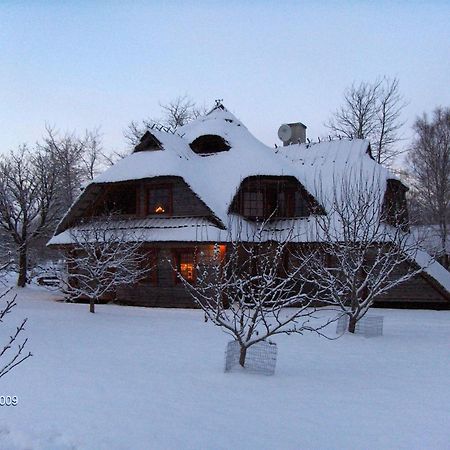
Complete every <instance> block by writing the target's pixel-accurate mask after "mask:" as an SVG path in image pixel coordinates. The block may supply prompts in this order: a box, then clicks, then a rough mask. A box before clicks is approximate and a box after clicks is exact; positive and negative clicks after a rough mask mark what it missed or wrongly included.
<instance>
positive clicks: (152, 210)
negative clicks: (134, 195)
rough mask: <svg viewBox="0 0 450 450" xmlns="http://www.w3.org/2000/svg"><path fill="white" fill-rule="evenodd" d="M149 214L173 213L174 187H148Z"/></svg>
mask: <svg viewBox="0 0 450 450" xmlns="http://www.w3.org/2000/svg"><path fill="white" fill-rule="evenodd" d="M147 197H148V201H147V214H149V215H170V214H172V187H171V186H155V187H151V188H149V189H148V196H147Z"/></svg>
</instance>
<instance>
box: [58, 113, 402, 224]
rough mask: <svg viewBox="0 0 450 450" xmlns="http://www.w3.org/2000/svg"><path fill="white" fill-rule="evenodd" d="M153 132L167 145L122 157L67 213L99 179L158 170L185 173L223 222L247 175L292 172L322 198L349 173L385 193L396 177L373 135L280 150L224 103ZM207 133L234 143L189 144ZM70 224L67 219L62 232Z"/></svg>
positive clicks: (132, 176) (140, 176)
mask: <svg viewBox="0 0 450 450" xmlns="http://www.w3.org/2000/svg"><path fill="white" fill-rule="evenodd" d="M151 133H152V134H153V135H154V136H155V138H156V139H157V140H158V141H159V142H161V144H162V150H156V151H145V150H144V151H139V152H135V153H132V154H131V155H129V156H127V157H125V158H123V159H122V160H120V161H118V162H117V163H116V164H115V165H114V166H112V167H111V168H109V169H108V170H106V171H105V172H104V173H102V174H100V175H99V176H97V177H96V178H95V179H94V180H93V181H92V182H91V183H90V185H88V186H87V188H86V189H85V190H84V192H83V193H82V194H81V195H80V197H79V198H78V199H77V200H76V201H75V203H74V204H73V205H72V207H71V208H70V210H69V212H68V213H67V214H66V218H67V217H69V216H70V214H71V212H72V211H76V209H77V207H78V205H80V204H81V203H82V202H85V201H86V199H87V198H88V196H89V195H92V192H93V190H94V188H95V187H96V186H98V185H99V184H102V183H115V182H120V181H129V180H138V179H145V178H153V177H158V176H178V177H181V178H183V179H184V181H185V182H186V183H187V184H188V185H189V186H190V188H191V189H192V190H193V192H194V193H195V194H196V195H198V197H199V198H200V199H201V200H202V201H203V202H204V203H205V204H206V206H207V207H209V209H210V210H211V211H212V212H213V214H214V215H215V216H216V217H217V218H218V219H219V220H220V221H221V222H222V224H226V223H227V221H228V217H229V206H230V204H231V201H232V199H233V198H234V196H235V194H236V192H237V191H238V189H239V186H240V184H241V182H242V180H244V179H245V178H247V177H250V176H258V175H267V176H293V177H295V178H297V179H298V181H299V182H300V183H301V184H302V185H303V186H304V187H305V188H306V190H307V191H308V192H310V193H311V194H312V195H313V197H315V198H316V199H317V200H318V201H319V203H321V202H324V201H325V199H327V198H328V199H330V198H332V193H333V192H332V191H333V189H336V187H337V191H339V183H340V182H341V181H342V180H343V179H345V178H346V177H347V178H348V176H349V175H350V176H353V177H357V176H360V177H362V178H367V179H370V177H374V178H373V179H376V181H377V182H378V183H379V185H380V187H379V189H380V191H381V192H380V196H379V197H380V199H382V198H383V195H384V189H385V188H386V179H388V178H395V177H394V176H393V175H392V174H390V173H389V171H388V170H387V169H386V168H384V167H382V166H381V165H379V164H377V163H376V162H375V161H374V160H373V159H372V158H371V157H370V152H369V148H370V147H369V142H368V141H364V140H339V141H330V142H323V143H318V144H300V145H290V146H287V147H280V148H278V149H277V150H275V149H273V148H270V147H268V146H266V145H265V144H263V143H262V142H260V141H259V140H258V139H256V138H255V137H254V136H253V135H252V134H251V133H250V132H249V131H248V129H247V128H246V127H245V126H244V125H243V124H242V123H241V122H240V121H239V120H238V119H237V118H236V117H235V116H234V115H233V114H231V113H230V112H229V111H228V110H227V109H226V108H225V107H223V106H222V105H220V106H218V107H216V108H214V109H213V110H212V111H211V112H209V113H208V114H207V115H206V116H203V117H199V118H198V119H196V120H194V121H192V122H190V123H188V124H187V125H185V126H183V127H180V128H179V129H178V130H177V132H176V133H174V134H173V133H170V132H165V131H161V130H157V129H153V130H151ZM204 135H217V136H220V137H222V138H223V139H224V140H225V141H226V142H227V144H228V145H229V146H230V149H229V150H228V151H222V152H220V153H215V154H211V155H208V156H205V155H203V156H202V155H199V154H196V153H195V152H194V151H193V150H192V149H191V147H190V146H189V144H191V143H192V142H193V141H194V140H195V139H197V138H198V137H200V136H204ZM352 171H353V172H352ZM380 201H381V200H380ZM324 206H325V205H324ZM325 209H326V208H325ZM65 226H66V221H65V219H63V220H62V221H61V223H60V225H59V226H58V228H57V232H61V231H63V230H64V228H65Z"/></svg>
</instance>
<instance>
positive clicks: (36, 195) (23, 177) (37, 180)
mask: <svg viewBox="0 0 450 450" xmlns="http://www.w3.org/2000/svg"><path fill="white" fill-rule="evenodd" d="M56 188H57V173H56V170H55V167H54V166H53V164H52V160H51V159H49V157H48V155H47V154H46V153H45V152H41V151H36V152H34V153H32V152H30V150H29V149H28V147H27V146H26V145H23V146H21V147H19V149H18V150H17V151H15V152H14V151H12V152H10V154H9V155H3V156H2V157H1V158H0V226H1V227H2V228H3V230H4V231H5V232H6V233H7V234H8V236H9V237H10V238H11V239H12V241H13V242H14V244H15V246H16V248H17V251H18V260H19V276H18V281H17V285H18V286H20V287H24V286H25V283H26V281H27V269H28V252H29V246H30V243H32V242H33V241H35V240H37V239H38V238H39V237H41V236H43V235H45V234H46V233H48V232H49V231H51V230H52V229H53V226H54V224H55V221H56V219H57V213H56V210H57V208H55V207H54V206H55V205H54V203H55V198H56Z"/></svg>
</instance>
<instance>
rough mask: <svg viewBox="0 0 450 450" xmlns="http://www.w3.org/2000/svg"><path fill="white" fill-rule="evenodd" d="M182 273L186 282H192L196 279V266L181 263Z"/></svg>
mask: <svg viewBox="0 0 450 450" xmlns="http://www.w3.org/2000/svg"><path fill="white" fill-rule="evenodd" d="M180 273H181V276H182V277H183V278H185V279H186V280H192V279H193V278H194V264H192V263H181V264H180Z"/></svg>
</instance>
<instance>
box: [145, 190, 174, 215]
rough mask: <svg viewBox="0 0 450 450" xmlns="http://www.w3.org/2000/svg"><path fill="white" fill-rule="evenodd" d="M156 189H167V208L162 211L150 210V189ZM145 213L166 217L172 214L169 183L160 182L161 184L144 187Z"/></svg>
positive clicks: (171, 191)
mask: <svg viewBox="0 0 450 450" xmlns="http://www.w3.org/2000/svg"><path fill="white" fill-rule="evenodd" d="M157 189H167V191H168V202H169V204H168V205H167V210H166V211H164V212H163V213H157V212H155V211H151V210H150V191H152V190H157ZM144 210H145V215H146V216H152V217H167V216H172V215H173V186H172V184H171V183H161V184H152V185H148V186H146V189H145V208H144Z"/></svg>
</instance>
